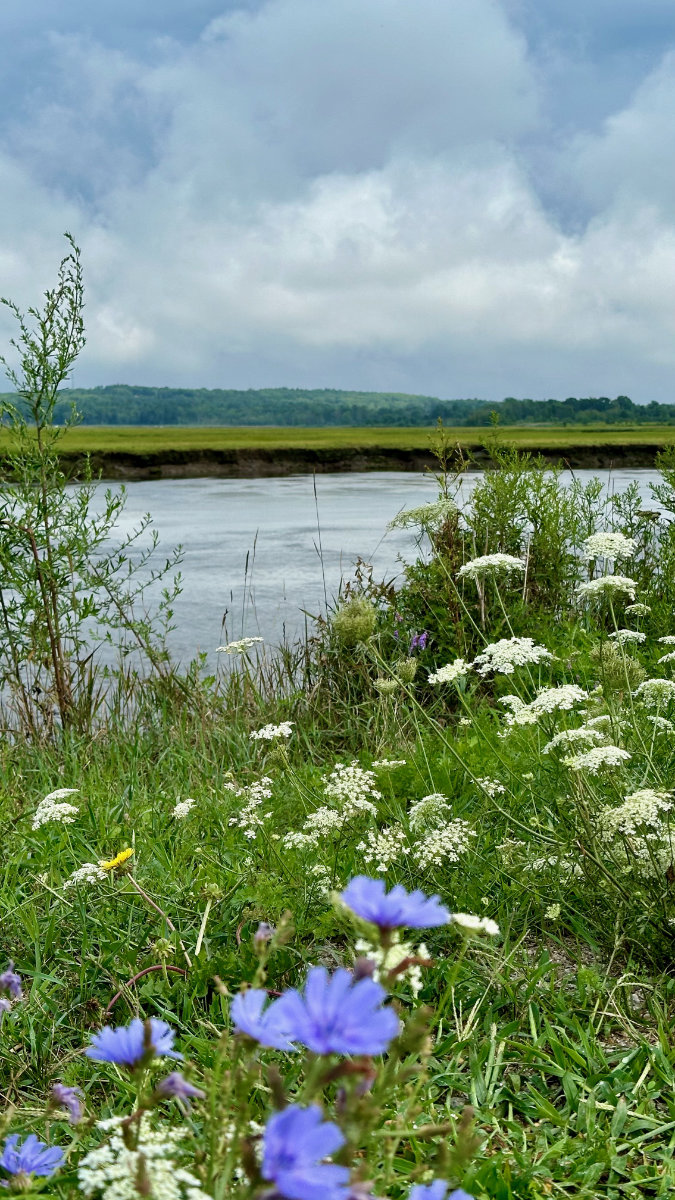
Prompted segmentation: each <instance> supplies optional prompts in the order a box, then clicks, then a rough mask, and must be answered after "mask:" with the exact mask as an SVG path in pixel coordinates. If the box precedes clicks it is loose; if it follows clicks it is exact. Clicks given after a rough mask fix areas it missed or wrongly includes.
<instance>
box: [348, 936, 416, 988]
mask: <svg viewBox="0 0 675 1200" xmlns="http://www.w3.org/2000/svg"><path fill="white" fill-rule="evenodd" d="M354 949H355V950H356V951H357V953H358V954H362V955H364V956H365V957H366V958H369V959H370V960H371V961H372V962H374V963H375V970H374V972H373V979H374V980H375V982H376V983H383V984H384V986H385V987H386V986H387V985H388V981H387V976H388V975H389V973H390V972H391V971H394V972H395V975H394V978H395V979H397V980H400V979H407V981H408V983H409V984H410V990H411V992H412V994H413V996H418V995H419V993H420V992H421V990H422V971H421V966H422V964H421V963H420V962H416V961H414V960H416V959H420V958H422V959H424V958H426V959H428V957H429V951H428V950H427V948H426V946H425V945H424V943H421V944H420V945H419V946H417V947H414V946H412V945H411V943H410V942H402V941H401V935H400V933H399V931H398V930H396V931H394V932H393V933H392V934H391V940H390V942H389V944H388V945H387V947H386V948H385V947H383V946H379V945H374V944H373V943H372V942H369V941H366V940H365V938H359V940H358V941H357V942H356V943H355V945H354ZM406 960H409V961H407V962H406ZM404 963H405V964H406V965H405V967H403V964H404Z"/></svg>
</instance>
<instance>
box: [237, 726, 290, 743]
mask: <svg viewBox="0 0 675 1200" xmlns="http://www.w3.org/2000/svg"><path fill="white" fill-rule="evenodd" d="M294 725H295V721H281V722H280V724H279V725H263V727H262V729H255V730H254V731H253V733H249V735H248V736H249V737H250V739H251V741H252V742H274V741H276V740H277V738H289V737H290V736H291V734H292V733H293V726H294Z"/></svg>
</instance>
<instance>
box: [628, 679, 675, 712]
mask: <svg viewBox="0 0 675 1200" xmlns="http://www.w3.org/2000/svg"><path fill="white" fill-rule="evenodd" d="M635 695H636V696H637V698H638V699H639V700H641V701H642V703H643V704H644V705H645V707H646V708H664V707H665V706H666V704H670V702H671V700H675V683H673V681H672V679H645V680H644V682H643V683H641V684H639V686H638V687H637V688H636V689H635Z"/></svg>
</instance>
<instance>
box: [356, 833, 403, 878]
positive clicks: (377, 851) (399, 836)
mask: <svg viewBox="0 0 675 1200" xmlns="http://www.w3.org/2000/svg"><path fill="white" fill-rule="evenodd" d="M405 844H406V836H405V834H404V832H403V830H402V829H369V830H368V832H367V834H366V836H365V839H364V841H362V842H359V844H358V846H357V847H356V848H357V850H362V851H363V861H364V862H366V863H368V864H371V863H372V865H373V866H374V867H375V870H376V871H382V872H385V871H388V870H389V867H390V866H391V865H392V863H395V862H398V860H399V859H400V858H401V855H402V853H403V850H404V848H405Z"/></svg>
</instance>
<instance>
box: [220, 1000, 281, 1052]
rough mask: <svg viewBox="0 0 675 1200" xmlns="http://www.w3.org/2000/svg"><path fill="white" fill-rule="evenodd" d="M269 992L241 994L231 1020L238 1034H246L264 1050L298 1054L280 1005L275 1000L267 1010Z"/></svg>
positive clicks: (232, 1009) (231, 1008)
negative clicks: (266, 1048)
mask: <svg viewBox="0 0 675 1200" xmlns="http://www.w3.org/2000/svg"><path fill="white" fill-rule="evenodd" d="M266 1001H267V992H266V991H265V990H264V989H263V988H248V990H247V991H245V992H238V993H237V995H236V996H235V997H234V999H233V1001H232V1004H231V1005H230V1016H231V1018H232V1023H233V1025H234V1028H235V1030H236V1032H237V1033H244V1034H246V1036H247V1037H250V1038H253V1040H254V1041H256V1042H259V1043H260V1045H261V1046H272V1047H273V1048H274V1049H275V1050H295V1046H294V1045H293V1042H292V1041H291V1039H290V1036H289V1034H288V1029H287V1023H286V1020H285V1015H284V1012H283V1010H282V1009H281V1008H280V1007H279V1001H278V1000H273V1001H272V1003H271V1004H270V1005H269V1006H268V1007H267V1009H265V1003H266Z"/></svg>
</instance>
